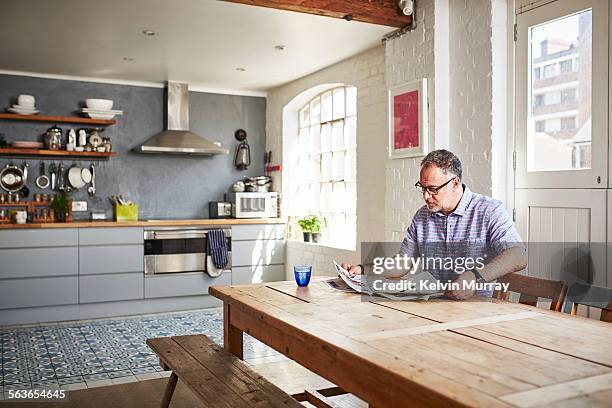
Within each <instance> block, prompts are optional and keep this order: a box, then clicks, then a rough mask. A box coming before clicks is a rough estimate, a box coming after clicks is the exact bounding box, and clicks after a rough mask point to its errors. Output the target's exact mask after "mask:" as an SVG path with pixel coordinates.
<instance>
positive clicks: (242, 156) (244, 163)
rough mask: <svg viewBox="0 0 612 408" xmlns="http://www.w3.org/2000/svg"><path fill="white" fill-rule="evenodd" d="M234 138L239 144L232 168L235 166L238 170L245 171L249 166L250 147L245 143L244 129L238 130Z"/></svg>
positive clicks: (245, 134)
mask: <svg viewBox="0 0 612 408" xmlns="http://www.w3.org/2000/svg"><path fill="white" fill-rule="evenodd" d="M234 137H235V138H236V140H238V141H239V142H240V144H239V145H238V147H237V148H236V155H235V156H234V166H236V168H237V169H238V170H246V169H247V168H248V167H249V166H250V165H251V147H250V146H249V143H248V142H247V141H246V138H247V133H246V131H245V130H244V129H238V130H237V131H236V132H235V133H234Z"/></svg>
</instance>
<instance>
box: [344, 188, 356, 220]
mask: <svg viewBox="0 0 612 408" xmlns="http://www.w3.org/2000/svg"><path fill="white" fill-rule="evenodd" d="M344 211H346V213H347V214H356V213H357V183H356V182H351V183H346V201H345V209H344Z"/></svg>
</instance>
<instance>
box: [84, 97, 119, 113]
mask: <svg viewBox="0 0 612 408" xmlns="http://www.w3.org/2000/svg"><path fill="white" fill-rule="evenodd" d="M85 105H87V107H88V108H90V109H99V110H110V109H112V108H113V101H112V100H110V99H86V100H85Z"/></svg>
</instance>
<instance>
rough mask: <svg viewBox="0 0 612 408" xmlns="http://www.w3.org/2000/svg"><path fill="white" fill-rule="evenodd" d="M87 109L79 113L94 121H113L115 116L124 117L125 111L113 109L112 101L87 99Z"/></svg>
mask: <svg viewBox="0 0 612 408" xmlns="http://www.w3.org/2000/svg"><path fill="white" fill-rule="evenodd" d="M85 105H86V107H85V108H83V109H81V110H80V111H79V112H80V113H82V114H84V115H85V116H89V117H90V118H92V119H106V120H108V119H112V118H114V117H115V115H123V111H121V110H116V109H111V108H112V107H113V101H112V100H110V99H87V100H85Z"/></svg>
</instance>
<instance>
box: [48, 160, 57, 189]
mask: <svg viewBox="0 0 612 408" xmlns="http://www.w3.org/2000/svg"><path fill="white" fill-rule="evenodd" d="M49 174H50V175H51V191H55V187H57V166H56V165H55V163H51V165H50V166H49Z"/></svg>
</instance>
